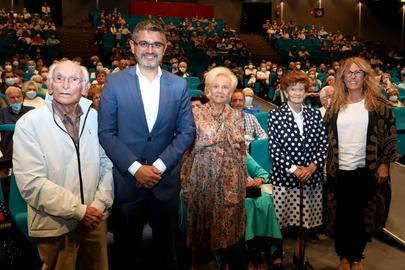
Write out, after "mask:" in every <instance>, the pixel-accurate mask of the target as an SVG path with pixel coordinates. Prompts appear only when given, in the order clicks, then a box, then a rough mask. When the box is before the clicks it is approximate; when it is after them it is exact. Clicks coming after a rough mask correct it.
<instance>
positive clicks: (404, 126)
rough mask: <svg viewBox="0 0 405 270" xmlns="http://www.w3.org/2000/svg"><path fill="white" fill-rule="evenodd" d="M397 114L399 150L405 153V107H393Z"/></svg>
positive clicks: (402, 153) (399, 152) (401, 153)
mask: <svg viewBox="0 0 405 270" xmlns="http://www.w3.org/2000/svg"><path fill="white" fill-rule="evenodd" d="M392 111H393V113H394V115H395V127H396V129H397V152H398V154H399V155H401V156H404V155H405V107H393V108H392Z"/></svg>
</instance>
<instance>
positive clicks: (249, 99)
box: [245, 97, 253, 106]
mask: <svg viewBox="0 0 405 270" xmlns="http://www.w3.org/2000/svg"><path fill="white" fill-rule="evenodd" d="M252 103H253V97H245V104H246V105H247V106H250V105H252Z"/></svg>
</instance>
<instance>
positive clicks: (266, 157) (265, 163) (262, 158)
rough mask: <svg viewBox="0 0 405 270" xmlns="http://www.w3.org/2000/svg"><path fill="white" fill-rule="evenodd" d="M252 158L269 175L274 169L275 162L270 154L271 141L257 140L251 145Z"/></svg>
mask: <svg viewBox="0 0 405 270" xmlns="http://www.w3.org/2000/svg"><path fill="white" fill-rule="evenodd" d="M249 154H250V155H251V156H252V158H253V159H254V160H255V161H256V162H257V163H258V164H259V165H260V166H262V168H263V169H265V170H266V171H267V172H268V173H270V172H271V169H272V168H273V162H272V160H271V156H270V153H269V141H268V140H267V139H260V140H255V141H253V142H251V143H250V153H249Z"/></svg>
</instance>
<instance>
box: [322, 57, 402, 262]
mask: <svg viewBox="0 0 405 270" xmlns="http://www.w3.org/2000/svg"><path fill="white" fill-rule="evenodd" d="M334 88H335V92H334V95H333V99H332V102H331V105H330V107H329V109H328V110H327V112H326V115H325V125H326V130H327V134H328V139H329V149H328V160H327V162H326V167H327V181H328V182H327V185H328V193H329V194H328V210H329V212H328V215H329V217H328V221H329V223H330V224H328V225H331V226H328V228H334V231H332V230H329V233H331V234H332V235H333V236H334V238H335V249H336V253H337V255H338V256H339V257H340V264H339V266H338V269H339V270H363V266H362V264H361V260H362V259H363V256H364V255H363V251H364V249H365V247H366V243H367V241H368V239H369V237H370V233H372V232H373V231H375V230H376V229H381V227H382V226H383V225H384V222H385V219H386V217H387V213H386V212H385V211H386V210H387V209H388V207H386V206H387V205H389V201H388V202H387V201H385V202H384V203H383V204H382V205H384V206H382V205H380V204H376V201H375V197H376V194H378V195H379V196H378V197H379V198H381V199H383V200H387V197H386V194H388V193H389V191H390V188H389V181H390V180H389V178H390V174H389V168H390V163H391V162H393V161H394V160H395V159H396V131H395V121H394V117H393V114H392V111H391V106H390V105H389V104H388V102H387V101H386V100H385V99H384V98H383V97H382V96H381V95H380V91H379V85H378V81H377V80H376V79H375V74H374V72H373V71H372V68H371V66H370V64H369V63H368V62H367V61H366V60H364V59H362V58H359V57H352V58H348V59H346V60H345V61H344V62H343V64H342V66H341V68H340V69H339V71H338V73H337V80H336V83H335V85H334ZM376 210H378V212H379V215H378V218H374V217H376V215H375V214H376ZM371 217H373V218H371Z"/></svg>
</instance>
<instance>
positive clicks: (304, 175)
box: [294, 163, 317, 184]
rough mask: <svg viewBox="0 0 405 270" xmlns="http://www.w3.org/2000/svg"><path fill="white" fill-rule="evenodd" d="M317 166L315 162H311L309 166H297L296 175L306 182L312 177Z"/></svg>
mask: <svg viewBox="0 0 405 270" xmlns="http://www.w3.org/2000/svg"><path fill="white" fill-rule="evenodd" d="M316 168H317V167H316V165H315V164H314V163H311V164H309V165H308V166H297V169H296V170H295V171H294V175H295V176H296V177H297V178H298V180H299V181H300V182H301V183H303V184H304V183H305V182H307V181H308V179H309V178H311V176H312V174H313V173H314V172H315V171H316Z"/></svg>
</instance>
